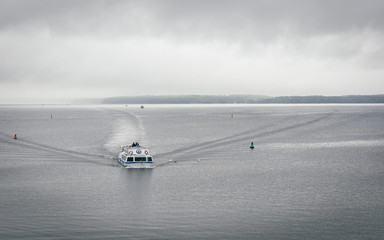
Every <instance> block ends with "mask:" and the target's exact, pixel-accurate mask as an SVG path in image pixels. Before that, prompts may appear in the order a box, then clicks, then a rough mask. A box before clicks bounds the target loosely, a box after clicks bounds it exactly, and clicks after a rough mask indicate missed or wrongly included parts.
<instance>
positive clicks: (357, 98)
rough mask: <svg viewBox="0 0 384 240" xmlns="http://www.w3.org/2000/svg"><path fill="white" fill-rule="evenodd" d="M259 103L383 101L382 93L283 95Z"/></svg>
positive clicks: (383, 95)
mask: <svg viewBox="0 0 384 240" xmlns="http://www.w3.org/2000/svg"><path fill="white" fill-rule="evenodd" d="M259 103H384V94H382V95H349V96H285V97H273V98H266V99H261V100H260V101H259Z"/></svg>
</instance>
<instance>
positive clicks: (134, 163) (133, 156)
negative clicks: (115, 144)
mask: <svg viewBox="0 0 384 240" xmlns="http://www.w3.org/2000/svg"><path fill="white" fill-rule="evenodd" d="M121 150H122V152H121V153H120V154H119V158H118V161H119V163H120V164H121V165H123V166H124V167H126V168H154V167H155V164H154V163H153V158H152V156H151V155H150V154H149V149H148V148H146V147H142V146H140V145H139V144H138V143H134V144H132V145H130V146H123V147H122V149H121Z"/></svg>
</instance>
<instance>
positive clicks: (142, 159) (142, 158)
mask: <svg viewBox="0 0 384 240" xmlns="http://www.w3.org/2000/svg"><path fill="white" fill-rule="evenodd" d="M145 160H146V159H145V157H135V161H136V162H145Z"/></svg>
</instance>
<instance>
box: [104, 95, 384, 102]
mask: <svg viewBox="0 0 384 240" xmlns="http://www.w3.org/2000/svg"><path fill="white" fill-rule="evenodd" d="M99 103H100V104H233V103H238V104H327V103H353V104H359V103H361V104H364V103H384V94H380V95H346V96H321V95H314V96H281V97H268V96H262V95H224V96H216V95H177V96H171V95H170V96H166V95H163V96H132V97H111V98H105V99H102V100H101V101H100V102H99Z"/></svg>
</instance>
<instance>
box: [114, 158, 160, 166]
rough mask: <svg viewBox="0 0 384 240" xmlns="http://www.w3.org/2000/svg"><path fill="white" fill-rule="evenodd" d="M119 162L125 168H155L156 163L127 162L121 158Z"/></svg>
mask: <svg viewBox="0 0 384 240" xmlns="http://www.w3.org/2000/svg"><path fill="white" fill-rule="evenodd" d="M119 163H120V164H121V165H122V166H123V167H125V168H155V167H156V165H155V164H154V163H153V162H125V161H123V159H121V158H119Z"/></svg>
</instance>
